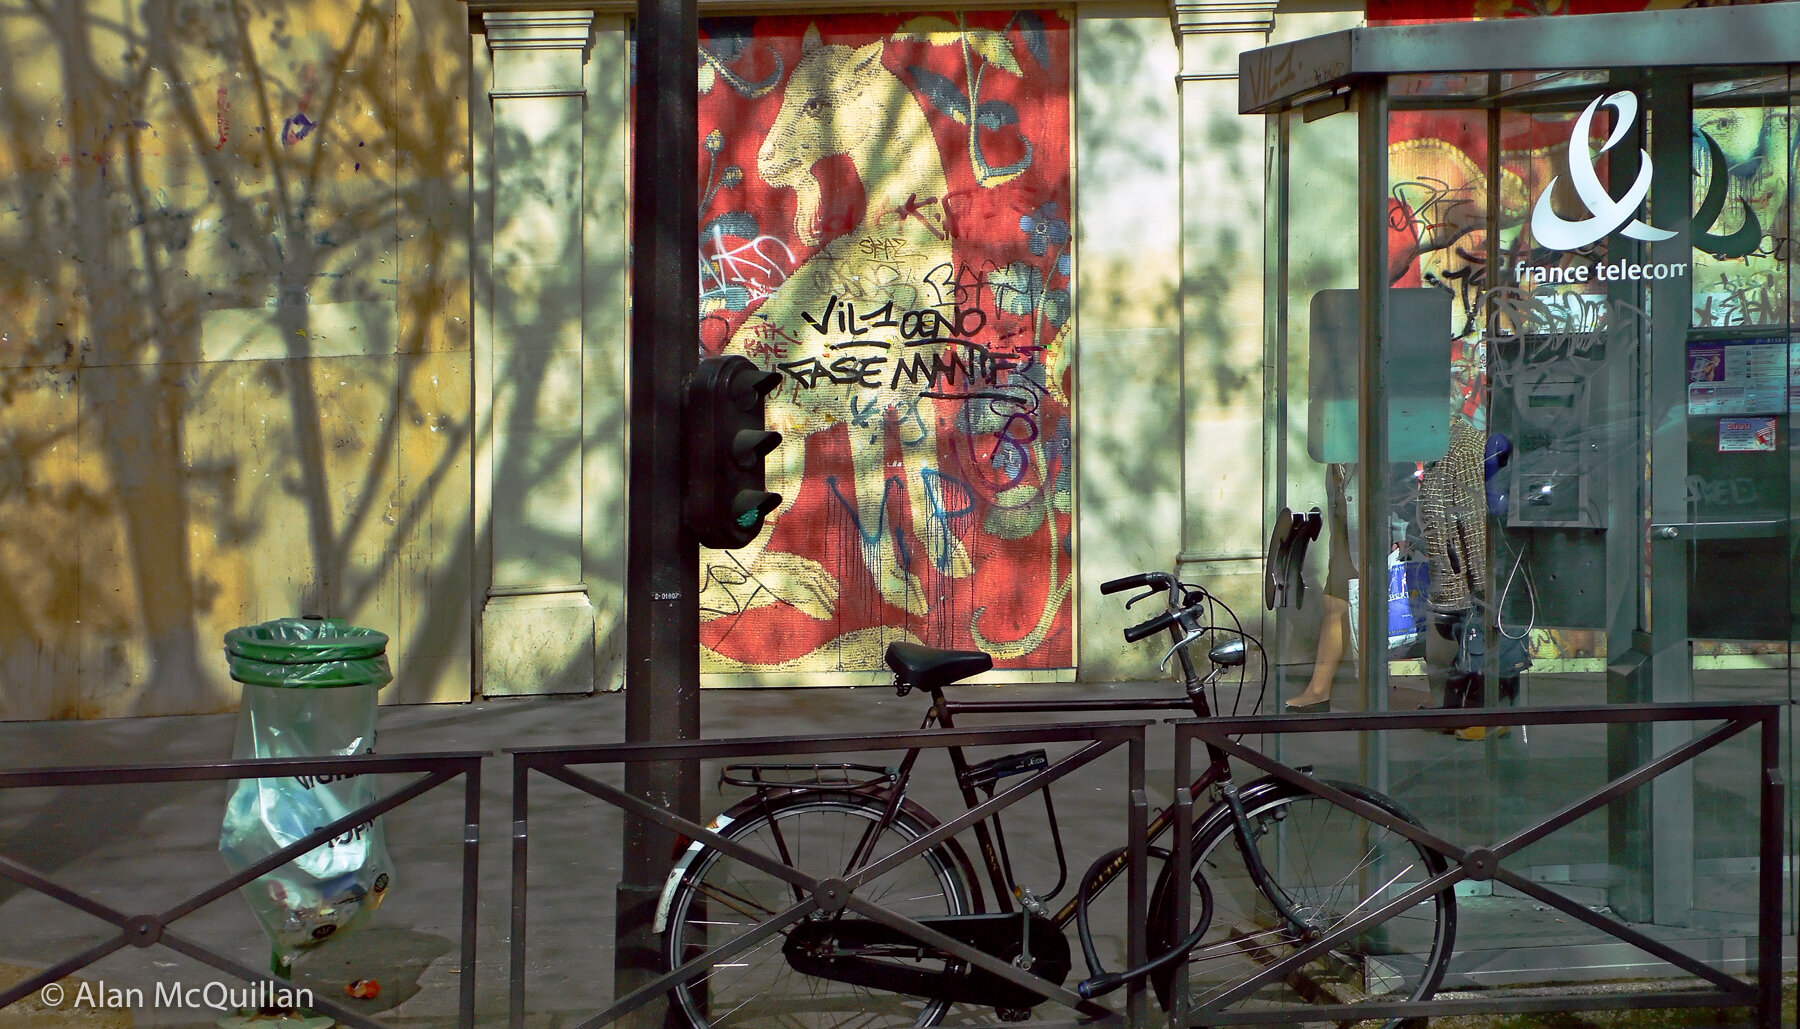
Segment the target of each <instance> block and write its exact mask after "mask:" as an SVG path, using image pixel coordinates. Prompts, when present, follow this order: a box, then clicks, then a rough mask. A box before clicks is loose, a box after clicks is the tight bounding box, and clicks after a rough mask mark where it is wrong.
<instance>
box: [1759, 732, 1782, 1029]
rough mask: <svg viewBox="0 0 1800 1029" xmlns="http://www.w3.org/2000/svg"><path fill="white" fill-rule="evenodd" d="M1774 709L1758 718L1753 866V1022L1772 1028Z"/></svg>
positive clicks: (1776, 803)
mask: <svg viewBox="0 0 1800 1029" xmlns="http://www.w3.org/2000/svg"><path fill="white" fill-rule="evenodd" d="M1780 711H1781V708H1779V707H1770V708H1769V709H1768V710H1767V711H1766V712H1765V713H1764V714H1763V716H1762V718H1761V720H1760V721H1761V731H1762V826H1761V839H1760V840H1759V842H1760V843H1761V845H1762V847H1761V854H1762V859H1761V863H1760V866H1759V868H1758V869H1757V871H1758V875H1757V886H1758V894H1759V895H1758V898H1757V904H1756V995H1757V1024H1758V1025H1760V1026H1761V1027H1762V1029H1775V1027H1776V1026H1777V1025H1779V1024H1780V1022H1781V859H1782V851H1783V850H1784V849H1785V848H1784V847H1783V843H1784V840H1783V836H1784V834H1783V832H1782V820H1783V819H1782V815H1783V813H1784V807H1785V805H1784V803H1783V799H1784V798H1783V796H1782V793H1783V790H1782V782H1781V733H1780V729H1779V726H1780Z"/></svg>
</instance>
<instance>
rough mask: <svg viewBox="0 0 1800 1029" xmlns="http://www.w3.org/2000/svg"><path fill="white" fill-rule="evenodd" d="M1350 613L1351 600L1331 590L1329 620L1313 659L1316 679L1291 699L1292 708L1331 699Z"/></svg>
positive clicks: (1321, 628) (1327, 601)
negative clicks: (1338, 595) (1332, 685)
mask: <svg viewBox="0 0 1800 1029" xmlns="http://www.w3.org/2000/svg"><path fill="white" fill-rule="evenodd" d="M1349 616H1350V602H1349V601H1348V600H1345V599H1343V598H1342V597H1334V596H1332V595H1330V594H1329V593H1328V594H1326V595H1325V620H1324V623H1323V624H1321V625H1320V626H1319V649H1318V652H1317V654H1316V655H1315V656H1314V660H1313V673H1312V679H1311V680H1310V681H1308V682H1307V684H1306V689H1304V690H1302V691H1300V692H1299V693H1298V694H1296V695H1295V696H1293V697H1290V698H1289V699H1288V703H1287V706H1288V707H1306V706H1308V705H1311V704H1322V703H1324V702H1326V701H1328V700H1330V699H1331V683H1332V680H1333V679H1335V678H1336V677H1337V668H1338V664H1339V662H1341V661H1343V659H1344V643H1345V636H1346V630H1347V629H1348V627H1349V622H1348V619H1349Z"/></svg>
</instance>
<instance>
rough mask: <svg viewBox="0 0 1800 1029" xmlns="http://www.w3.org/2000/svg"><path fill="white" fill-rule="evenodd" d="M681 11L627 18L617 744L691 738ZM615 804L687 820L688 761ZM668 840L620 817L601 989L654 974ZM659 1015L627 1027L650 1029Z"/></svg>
mask: <svg viewBox="0 0 1800 1029" xmlns="http://www.w3.org/2000/svg"><path fill="white" fill-rule="evenodd" d="M698 52H699V23H698V22H697V20H696V16H695V6H694V0H647V2H644V3H640V4H639V5H638V19H637V90H636V106H635V121H634V124H633V140H634V142H635V148H634V156H633V159H632V160H633V163H632V202H631V210H632V223H631V242H632V285H631V466H630V468H631V470H630V476H631V478H630V488H629V493H630V500H629V505H628V508H627V519H626V525H627V533H628V535H629V551H630V557H629V560H628V565H627V569H626V586H625V648H626V654H625V656H626V672H625V739H626V740H627V741H628V742H645V741H664V740H685V739H695V738H697V737H698V736H699V735H700V694H699V688H700V614H699V598H698V596H697V591H698V588H699V581H700V555H699V548H698V545H697V544H696V543H695V541H694V539H693V536H692V535H691V534H690V533H689V532H688V531H687V529H686V527H685V526H684V525H683V522H682V516H681V504H680V503H679V500H678V498H679V497H680V496H681V495H682V482H683V479H684V476H683V472H682V460H683V443H682V400H683V397H684V396H685V394H686V388H687V381H688V379H689V378H690V377H691V376H692V375H693V372H694V369H695V367H696V366H697V364H698V362H699V345H700V344H699V340H700V321H699V320H700V306H699V305H700V299H699V298H700V278H699V267H698V264H697V257H696V243H695V241H696V240H697V239H698V238H699V234H700V225H699V197H700V191H699V163H698V158H697V156H696V155H697V152H698V151H697V146H698V140H699V138H700V137H699V111H698V109H699V96H698V75H697V73H696V72H695V60H696V58H695V55H696V54H697V53H698ZM625 792H626V793H627V794H629V795H631V796H633V797H637V798H639V799H642V800H644V801H645V802H646V803H649V804H653V805H655V806H657V807H661V808H664V809H666V810H670V811H673V812H675V813H676V814H679V815H681V816H683V817H685V818H688V819H690V820H693V819H697V817H698V815H699V808H700V789H699V774H698V765H697V763H696V762H694V761H691V760H689V761H649V762H634V763H631V764H628V765H627V766H626V768H625ZM674 844H675V839H674V836H673V835H672V834H671V833H670V832H669V831H668V830H667V829H663V828H659V827H657V826H654V825H651V824H649V823H648V822H645V821H644V820H643V819H639V818H629V817H628V818H626V820H625V826H624V844H623V847H624V851H623V868H622V871H621V874H620V878H619V887H618V894H617V897H618V923H617V949H616V951H615V953H614V958H613V967H614V989H615V991H616V992H617V993H618V994H620V995H623V994H626V993H629V992H630V991H631V990H632V989H634V988H636V987H638V986H641V985H644V984H646V983H648V982H650V981H651V980H653V979H654V978H655V977H656V974H657V971H658V969H659V968H660V967H661V962H660V958H659V956H658V948H657V941H656V937H655V935H654V932H653V928H654V927H653V918H654V915H655V911H656V900H657V896H658V894H659V892H660V890H661V887H662V880H663V878H664V877H665V876H666V874H667V871H668V868H669V865H670V861H671V853H672V850H673V847H674ZM661 1022H662V1010H661V1009H659V1008H658V1007H657V1006H655V1005H651V1006H648V1007H645V1008H641V1009H639V1010H638V1011H637V1012H636V1013H634V1014H633V1015H632V1016H630V1018H629V1020H628V1023H627V1024H629V1025H632V1026H638V1027H644V1026H653V1025H660V1024H661Z"/></svg>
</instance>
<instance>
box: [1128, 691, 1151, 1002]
mask: <svg viewBox="0 0 1800 1029" xmlns="http://www.w3.org/2000/svg"><path fill="white" fill-rule="evenodd" d="M1126 755H1127V760H1128V762H1129V769H1130V770H1129V772H1128V773H1127V774H1128V775H1129V777H1130V785H1131V810H1130V811H1129V813H1128V814H1127V816H1126V822H1127V827H1126V830H1125V831H1126V842H1127V843H1128V844H1129V845H1130V847H1131V850H1130V852H1129V853H1130V856H1129V858H1128V862H1129V863H1128V864H1127V866H1126V873H1125V909H1126V917H1125V953H1126V955H1127V959H1126V965H1127V966H1128V967H1130V968H1136V967H1138V966H1139V965H1142V964H1143V963H1144V962H1145V961H1147V960H1149V957H1148V954H1149V949H1148V947H1147V946H1146V945H1145V941H1144V937H1145V935H1146V929H1147V923H1148V922H1149V917H1148V914H1147V912H1146V911H1145V904H1146V901H1147V900H1148V893H1149V891H1148V890H1147V889H1146V886H1147V885H1148V884H1147V883H1145V881H1144V879H1145V877H1146V876H1147V874H1148V870H1149V860H1148V857H1147V846H1146V845H1147V843H1148V841H1147V840H1145V839H1144V834H1145V833H1146V832H1147V831H1148V830H1149V827H1150V801H1149V798H1148V797H1147V796H1145V794H1144V730H1143V728H1142V727H1141V726H1140V727H1139V728H1138V730H1137V732H1136V733H1135V734H1134V735H1133V736H1132V737H1131V742H1130V744H1129V746H1128V747H1127V750H1126ZM1147 1014H1148V1008H1147V1007H1146V1005H1145V997H1144V980H1143V979H1142V978H1138V979H1134V980H1132V982H1131V983H1130V984H1129V985H1127V987H1126V994H1125V1022H1126V1024H1127V1025H1130V1026H1133V1027H1136V1026H1141V1025H1146V1024H1148V1023H1147V1021H1146V1019H1145V1016H1146V1015H1147Z"/></svg>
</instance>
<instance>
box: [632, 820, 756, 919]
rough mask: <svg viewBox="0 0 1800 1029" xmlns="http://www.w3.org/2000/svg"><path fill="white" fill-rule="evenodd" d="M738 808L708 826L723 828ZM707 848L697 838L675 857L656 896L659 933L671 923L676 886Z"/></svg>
mask: <svg viewBox="0 0 1800 1029" xmlns="http://www.w3.org/2000/svg"><path fill="white" fill-rule="evenodd" d="M738 806H739V807H741V806H742V805H738ZM736 810H737V807H733V808H732V809H731V810H730V811H724V812H721V813H720V814H718V815H717V816H715V817H714V818H713V820H712V821H710V822H708V823H706V828H707V829H708V830H710V831H712V832H719V831H721V830H723V829H724V828H725V827H726V826H728V825H730V824H731V823H732V821H733V820H734V819H733V818H732V814H731V812H732V811H736ZM705 849H706V844H704V843H701V842H700V841H699V840H695V841H694V842H692V843H690V844H688V845H687V849H686V850H684V851H682V852H681V856H680V857H679V858H676V859H675V867H674V868H671V869H669V877H668V878H667V879H666V880H664V881H663V888H662V896H660V897H658V898H656V919H655V921H654V930H653V931H654V932H655V933H656V934H657V935H659V936H660V935H662V931H663V927H664V926H666V925H668V923H669V908H670V907H671V906H672V905H673V904H674V903H675V887H677V886H679V885H681V877H682V876H684V875H686V874H687V870H688V868H689V867H690V866H692V865H693V863H694V859H695V858H697V857H699V856H700V852H701V851H703V850H705Z"/></svg>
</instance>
